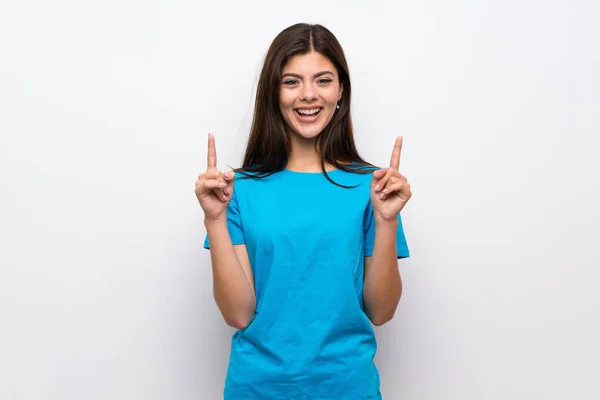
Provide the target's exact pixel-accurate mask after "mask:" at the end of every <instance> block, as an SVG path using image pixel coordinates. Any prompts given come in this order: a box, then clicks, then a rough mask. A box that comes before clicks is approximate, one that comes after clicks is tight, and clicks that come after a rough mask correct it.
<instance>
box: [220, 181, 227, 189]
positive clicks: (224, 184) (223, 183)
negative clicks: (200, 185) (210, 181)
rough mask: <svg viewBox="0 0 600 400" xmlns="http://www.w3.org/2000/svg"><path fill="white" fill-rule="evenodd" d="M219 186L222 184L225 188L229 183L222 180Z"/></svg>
mask: <svg viewBox="0 0 600 400" xmlns="http://www.w3.org/2000/svg"><path fill="white" fill-rule="evenodd" d="M219 186H221V187H222V188H224V187H227V184H226V183H225V182H221V183H220V184H219Z"/></svg>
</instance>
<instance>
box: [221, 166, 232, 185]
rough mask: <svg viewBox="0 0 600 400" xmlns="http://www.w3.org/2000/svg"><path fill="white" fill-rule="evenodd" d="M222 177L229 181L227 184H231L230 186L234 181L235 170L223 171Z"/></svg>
mask: <svg viewBox="0 0 600 400" xmlns="http://www.w3.org/2000/svg"><path fill="white" fill-rule="evenodd" d="M223 178H224V179H225V181H226V182H227V183H229V184H231V186H233V184H234V182H235V171H234V170H230V171H227V172H224V173H223Z"/></svg>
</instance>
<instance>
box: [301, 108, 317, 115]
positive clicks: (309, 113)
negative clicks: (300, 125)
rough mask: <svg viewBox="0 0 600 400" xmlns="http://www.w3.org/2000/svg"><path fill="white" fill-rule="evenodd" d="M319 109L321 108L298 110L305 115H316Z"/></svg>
mask: <svg viewBox="0 0 600 400" xmlns="http://www.w3.org/2000/svg"><path fill="white" fill-rule="evenodd" d="M319 110H320V108H315V109H313V110H298V113H300V114H304V115H314V114H316V113H318V112H319Z"/></svg>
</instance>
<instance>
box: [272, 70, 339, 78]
mask: <svg viewBox="0 0 600 400" xmlns="http://www.w3.org/2000/svg"><path fill="white" fill-rule="evenodd" d="M327 74H331V75H333V72H331V71H321V72H317V73H316V74H315V76H314V77H315V78H318V77H320V76H323V75H327ZM286 76H291V77H293V78H298V79H302V75H298V74H293V73H291V72H288V73H286V74H283V75H282V76H281V78H282V79H283V78H284V77H286Z"/></svg>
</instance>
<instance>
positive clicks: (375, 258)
mask: <svg viewBox="0 0 600 400" xmlns="http://www.w3.org/2000/svg"><path fill="white" fill-rule="evenodd" d="M397 229H398V220H394V221H378V220H377V219H376V223H375V242H374V247H373V255H372V257H371V261H370V263H369V265H368V267H367V268H366V270H365V280H364V287H363V302H364V307H365V313H366V314H367V316H368V317H369V319H370V320H371V322H373V324H374V325H383V324H384V323H386V322H388V321H390V320H391V319H392V318H393V316H394V313H395V312H396V308H397V307H398V302H399V301H400V296H401V295H402V280H401V278H400V271H399V269H398V255H397V250H396V232H397Z"/></svg>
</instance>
